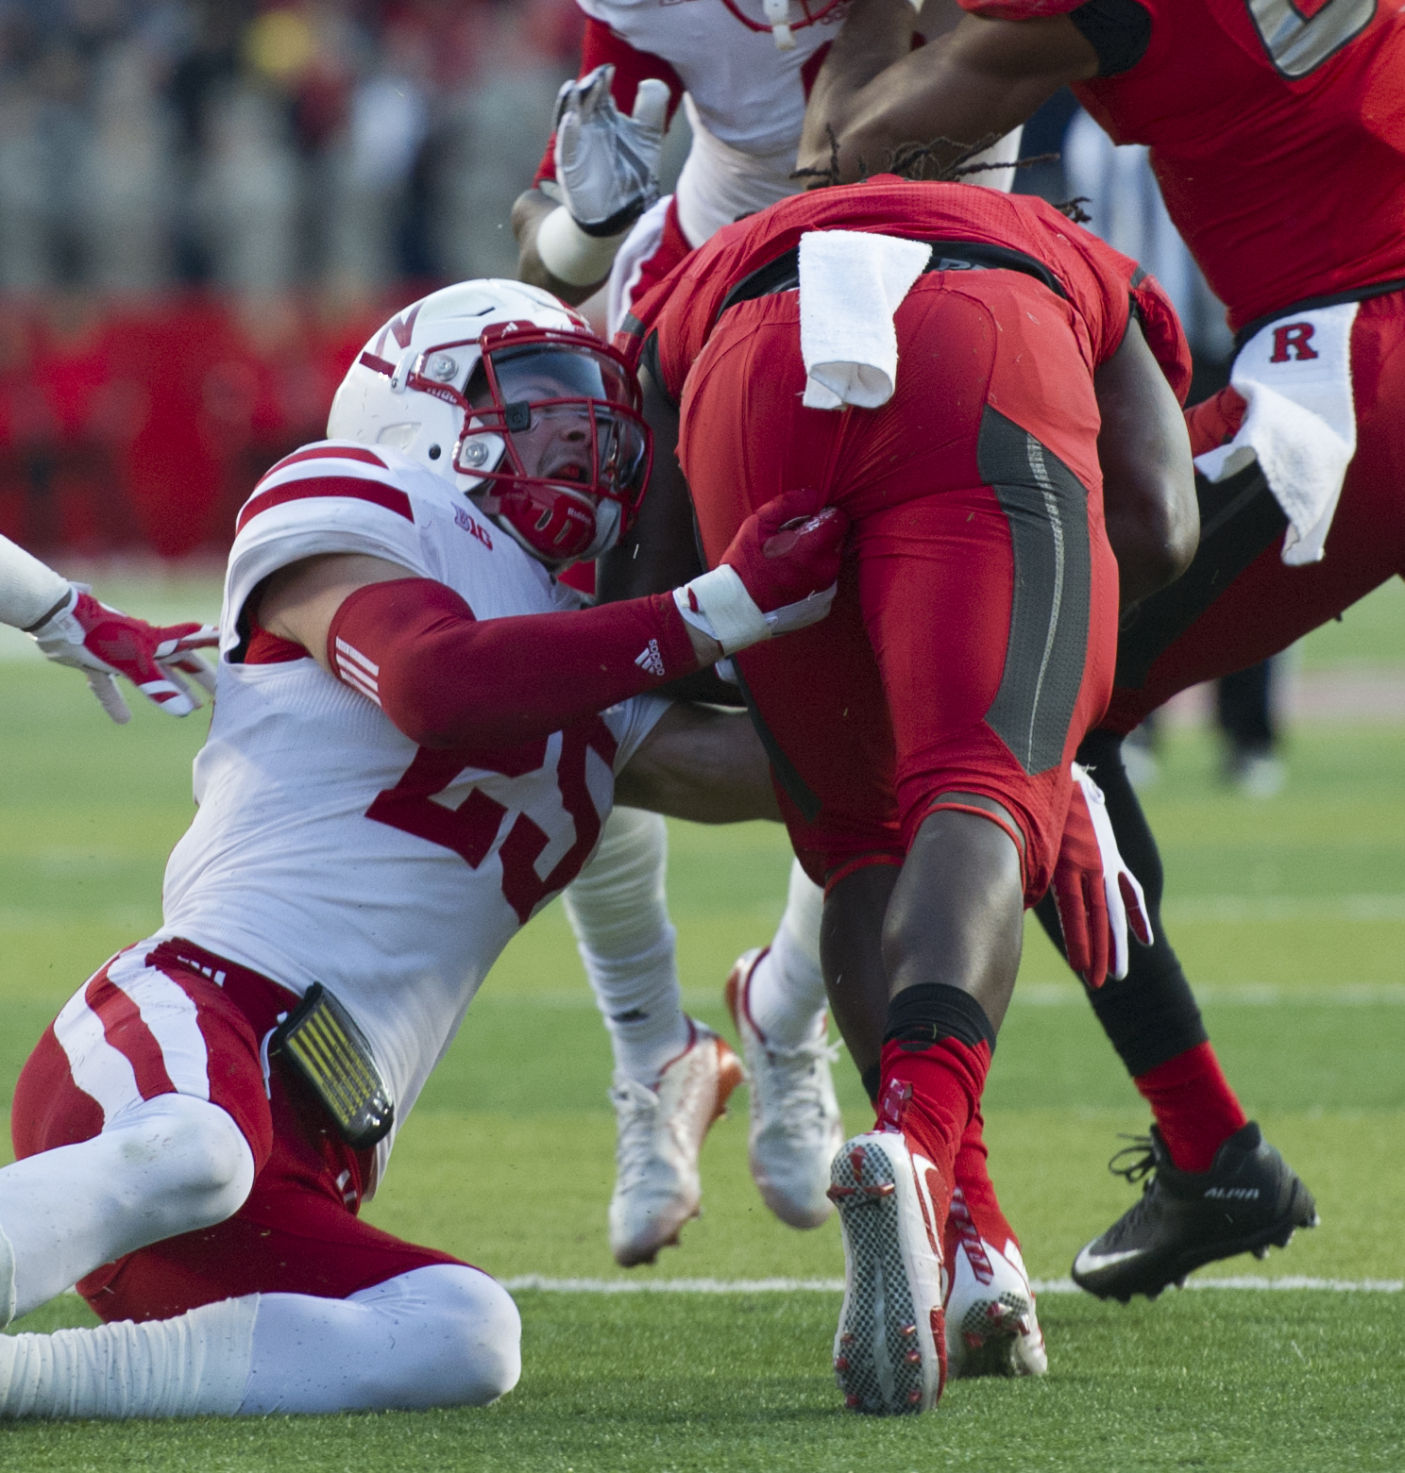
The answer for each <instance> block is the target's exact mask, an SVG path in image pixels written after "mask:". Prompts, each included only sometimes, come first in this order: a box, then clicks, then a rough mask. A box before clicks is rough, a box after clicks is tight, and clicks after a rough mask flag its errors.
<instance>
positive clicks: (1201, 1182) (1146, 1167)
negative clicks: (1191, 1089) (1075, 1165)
mask: <svg viewBox="0 0 1405 1473" xmlns="http://www.w3.org/2000/svg"><path fill="white" fill-rule="evenodd" d="M1128 1155H1132V1156H1134V1157H1135V1159H1134V1160H1132V1161H1131V1163H1130V1164H1128V1165H1125V1166H1120V1165H1118V1162H1119V1161H1120V1160H1123V1159H1125V1158H1126V1157H1127V1156H1128ZM1109 1168H1110V1169H1111V1170H1112V1171H1113V1172H1114V1173H1116V1174H1117V1175H1119V1176H1125V1177H1126V1178H1127V1180H1128V1181H1139V1180H1141V1179H1142V1178H1143V1177H1145V1178H1146V1179H1147V1181H1146V1185H1145V1187H1143V1189H1142V1195H1141V1200H1140V1201H1139V1202H1137V1204H1136V1205H1135V1206H1134V1207H1131V1208H1129V1209H1128V1210H1127V1211H1126V1212H1124V1213H1123V1214H1122V1216H1121V1217H1119V1218H1118V1219H1117V1221H1116V1222H1115V1223H1113V1225H1112V1226H1111V1227H1110V1228H1108V1230H1107V1231H1106V1232H1105V1233H1103V1234H1102V1236H1101V1237H1097V1238H1094V1239H1093V1241H1092V1242H1091V1243H1087V1244H1085V1245H1084V1247H1083V1248H1082V1249H1081V1250H1080V1251H1079V1254H1078V1257H1077V1258H1075V1259H1074V1260H1073V1282H1074V1283H1075V1284H1077V1285H1078V1287H1079V1288H1080V1289H1086V1290H1087V1291H1088V1293H1090V1294H1095V1295H1097V1297H1098V1298H1099V1299H1118V1300H1121V1301H1122V1303H1124V1304H1125V1303H1126V1302H1127V1301H1128V1300H1129V1299H1130V1298H1131V1297H1132V1295H1133V1294H1145V1295H1146V1296H1147V1297H1148V1298H1149V1299H1154V1298H1155V1297H1156V1296H1157V1295H1158V1294H1159V1293H1160V1292H1161V1291H1162V1290H1163V1289H1164V1288H1165V1287H1166V1286H1167V1285H1168V1284H1176V1285H1179V1284H1181V1283H1182V1282H1183V1281H1184V1279H1185V1276H1186V1275H1187V1274H1188V1273H1190V1272H1191V1271H1192V1270H1194V1269H1197V1268H1200V1267H1201V1266H1202V1265H1204V1264H1207V1263H1214V1262H1215V1261H1216V1260H1218V1259H1221V1258H1232V1257H1233V1256H1234V1255H1235V1254H1236V1253H1256V1254H1257V1255H1258V1256H1259V1257H1260V1258H1263V1257H1265V1256H1266V1255H1267V1253H1268V1249H1269V1245H1270V1244H1276V1245H1277V1246H1278V1247H1280V1248H1286V1247H1287V1246H1288V1240H1289V1239H1290V1238H1291V1237H1292V1236H1293V1233H1294V1232H1295V1231H1296V1230H1297V1229H1298V1228H1310V1227H1316V1226H1317V1206H1316V1204H1315V1203H1314V1202H1313V1200H1312V1193H1311V1192H1309V1191H1308V1189H1307V1188H1306V1187H1305V1186H1304V1185H1303V1184H1302V1182H1301V1181H1299V1180H1298V1177H1297V1173H1296V1172H1294V1170H1293V1169H1292V1167H1291V1166H1289V1165H1288V1163H1287V1162H1286V1161H1284V1159H1283V1158H1282V1156H1280V1155H1279V1154H1278V1152H1277V1151H1276V1150H1274V1148H1273V1147H1272V1146H1271V1145H1269V1143H1268V1142H1267V1141H1266V1140H1264V1138H1263V1134H1262V1132H1261V1131H1260V1130H1259V1127H1258V1126H1257V1125H1256V1124H1255V1123H1254V1122H1253V1121H1252V1120H1251V1121H1250V1122H1249V1123H1248V1124H1247V1125H1245V1126H1244V1127H1243V1129H1242V1130H1238V1131H1236V1132H1235V1133H1234V1135H1232V1136H1230V1138H1229V1139H1228V1140H1227V1141H1226V1142H1225V1143H1224V1144H1223V1145H1222V1146H1221V1147H1220V1149H1219V1150H1218V1151H1217V1152H1216V1153H1215V1160H1214V1164H1213V1165H1212V1166H1211V1167H1210V1169H1209V1170H1208V1171H1201V1172H1190V1171H1181V1170H1179V1169H1178V1168H1177V1167H1176V1166H1174V1165H1173V1164H1172V1162H1171V1157H1170V1154H1169V1152H1168V1151H1167V1150H1166V1143H1165V1141H1163V1140H1162V1138H1161V1133H1160V1131H1158V1130H1157V1128H1156V1127H1155V1126H1154V1125H1153V1126H1152V1127H1151V1134H1150V1136H1139V1137H1137V1138H1136V1141H1135V1144H1134V1145H1132V1146H1129V1147H1127V1148H1126V1150H1123V1151H1119V1152H1118V1153H1117V1155H1116V1156H1114V1157H1113V1158H1112V1161H1111V1162H1110V1163H1109Z"/></svg>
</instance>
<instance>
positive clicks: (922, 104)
mask: <svg viewBox="0 0 1405 1473" xmlns="http://www.w3.org/2000/svg"><path fill="white" fill-rule="evenodd" d="M871 3H875V4H876V3H878V0H871ZM883 3H885V4H887V5H892V4H895V3H897V0H883ZM852 20H853V16H852V15H851V16H850V18H849V19H848V20H846V21H845V29H846V30H847V29H848V28H849V26H850V24H851V23H852ZM841 35H842V33H841ZM836 49H837V48H836ZM832 56H833V53H831V57H827V58H826V62H825V66H824V67H823V68H821V73H820V77H819V79H817V83H816V87H815V91H814V92H813V93H812V94H811V100H810V105H809V108H808V109H807V112H806V122H805V132H804V140H805V142H804V144H803V146H802V151H801V157H800V165H801V167H802V168H809V169H817V170H821V171H823V170H824V169H826V168H828V167H829V166H830V165H831V164H832V163H833V164H837V166H838V173H839V178H840V180H841V181H842V182H849V181H852V180H854V179H857V178H861V177H863V176H864V175H865V174H868V173H873V172H875V171H876V170H879V169H883V168H887V167H889V166H890V164H891V162H892V156H893V152H894V150H895V149H897V148H899V147H900V146H902V145H905V144H912V143H916V144H920V145H923V146H925V147H926V148H927V149H928V151H929V158H930V165H929V169H928V173H929V175H931V174H933V173H935V172H936V171H937V170H939V169H941V168H943V167H945V166H948V165H950V164H952V163H954V162H956V160H957V159H959V158H960V157H962V156H963V155H964V154H966V153H968V152H969V151H970V150H972V149H973V148H975V147H977V146H978V145H980V146H984V145H986V144H988V143H992V142H994V141H995V140H996V139H998V138H1003V137H1004V136H1005V134H1007V133H1008V132H1010V131H1011V129H1013V128H1016V127H1018V126H1019V125H1020V124H1021V123H1023V122H1025V121H1027V120H1028V119H1029V118H1030V117H1031V116H1032V115H1033V114H1034V112H1035V111H1037V109H1038V108H1039V107H1040V106H1041V104H1043V103H1044V102H1046V101H1047V100H1048V99H1049V98H1050V97H1052V96H1053V95H1054V93H1055V92H1057V91H1058V89H1059V88H1060V87H1062V86H1064V85H1066V84H1067V83H1069V82H1072V81H1078V80H1082V79H1084V78H1086V77H1089V76H1092V75H1094V74H1095V72H1096V69H1097V56H1096V53H1095V52H1094V51H1093V49H1092V47H1091V46H1090V45H1089V44H1088V42H1087V41H1086V40H1085V39H1084V38H1083V37H1082V36H1081V35H1080V34H1079V33H1078V31H1077V30H1076V29H1074V27H1073V26H1072V25H1071V23H1070V22H1069V21H1068V20H1067V18H1066V17H1063V16H1057V17H1053V18H1051V19H1047V20H1031V21H994V20H987V19H985V18H983V17H981V16H976V15H967V16H964V17H963V18H962V20H961V21H960V23H959V24H958V25H957V26H956V27H955V28H954V29H953V30H952V31H951V32H950V33H949V34H948V35H946V36H943V37H941V38H940V39H938V40H936V41H933V42H932V43H931V44H930V45H927V46H923V47H921V48H919V49H918V50H916V51H912V52H909V53H907V54H905V55H903V56H901V57H899V58H898V59H896V60H895V61H893V62H892V63H891V64H890V65H888V66H887V67H885V68H884V69H883V70H882V71H880V72H878V73H877V74H876V75H874V76H872V77H871V78H869V79H868V80H867V81H863V82H858V81H857V80H856V78H854V77H846V76H844V75H843V74H842V73H840V72H839V71H838V70H837V69H836V71H835V72H834V73H832V74H830V76H829V78H828V79H826V75H825V74H826V72H827V71H828V69H829V64H830V61H831V60H832ZM821 84H823V85H821ZM829 130H832V131H833V133H834V135H835V138H836V139H837V150H832V149H831V144H830V141H829Z"/></svg>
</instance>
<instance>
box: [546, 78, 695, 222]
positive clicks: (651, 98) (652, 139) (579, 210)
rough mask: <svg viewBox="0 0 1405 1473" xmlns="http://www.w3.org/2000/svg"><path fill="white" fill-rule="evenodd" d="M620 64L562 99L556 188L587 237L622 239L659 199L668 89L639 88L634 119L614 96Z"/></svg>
mask: <svg viewBox="0 0 1405 1473" xmlns="http://www.w3.org/2000/svg"><path fill="white" fill-rule="evenodd" d="M614 75H615V69H614V67H613V66H609V65H606V66H598V67H596V68H595V70H594V71H593V72H589V73H587V75H586V76H584V77H581V78H580V79H579V80H577V81H574V82H567V83H565V84H564V85H563V86H562V88H561V90H560V91H559V92H558V93H557V94H556V118H555V129H556V182H557V184H558V185H559V186H560V188H561V201H562V203H563V204H564V205H565V206H566V209H567V210H568V211H569V213H570V215H571V218H572V219H573V220H574V221H575V222H576V224H577V225H579V226H580V228H581V229H582V230H583V231H584V232H585V233H586V234H587V235H593V236H605V235H618V234H619V233H620V232H621V231H622V230H626V229H628V228H629V226H631V225H632V224H633V223H634V222H635V221H636V220H637V219H638V218H639V217H640V215H642V214H643V213H644V211H645V210H647V209H648V208H649V206H650V205H651V204H653V203H654V201H655V200H656V199H658V197H659V152H660V150H661V149H662V148H663V134H664V125H665V122H666V119H667V116H668V84H667V83H666V82H661V81H659V80H658V78H656V77H649V78H646V79H645V80H644V81H642V82H640V84H639V91H638V93H637V94H636V96H635V99H634V112H633V114H632V116H630V117H626V116H625V115H624V114H623V113H622V112H620V110H619V109H618V108H617V107H616V106H615V102H614V98H612V97H611V95H610V83H611V82H612V81H613V79H614Z"/></svg>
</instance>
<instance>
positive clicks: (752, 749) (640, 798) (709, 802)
mask: <svg viewBox="0 0 1405 1473" xmlns="http://www.w3.org/2000/svg"><path fill="white" fill-rule="evenodd" d="M615 799H616V801H617V802H619V803H627V804H628V805H629V806H630V807H632V808H647V809H649V810H651V811H652V812H654V813H664V814H667V815H668V816H669V817H671V818H686V819H689V820H691V821H692V822H694V823H737V822H740V821H744V820H747V819H756V818H769V819H778V818H779V817H780V808H779V806H778V804H777V802H776V794H775V789H774V787H773V785H772V782H771V767H770V763H769V761H768V760H767V757H766V753H765V750H764V749H763V748H762V746H761V742H760V740H759V739H758V737H757V735H756V731H755V729H754V728H753V726H752V724H751V719H750V718H749V717H748V716H747V715H746V714H745V713H744V712H741V711H731V712H727V711H718V710H716V709H713V708H708V707H700V706H688V705H678V706H675V707H673V709H672V710H670V711H669V712H668V713H667V714H666V715H665V716H664V717H663V718H662V719H661V720H660V721H659V723H658V724H657V725H656V726H655V727H654V729H653V730H652V731H651V732H650V733H649V735H648V736H647V737H646V738H645V739H644V742H643V743H642V744H641V746H640V748H639V750H638V752H636V753H635V755H634V756H633V757H632V758H631V759H630V762H629V765H628V766H627V767H625V769H624V770H623V771H622V772H621V773H620V774H619V776H618V778H617V779H616V783H615Z"/></svg>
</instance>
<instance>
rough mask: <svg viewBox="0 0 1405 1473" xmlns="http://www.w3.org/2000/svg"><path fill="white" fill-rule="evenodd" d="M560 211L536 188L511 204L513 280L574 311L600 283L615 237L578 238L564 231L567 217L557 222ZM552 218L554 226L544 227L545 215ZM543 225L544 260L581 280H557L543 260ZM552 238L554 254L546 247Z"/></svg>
mask: <svg viewBox="0 0 1405 1473" xmlns="http://www.w3.org/2000/svg"><path fill="white" fill-rule="evenodd" d="M561 211H562V206H560V205H558V204H556V203H555V202H554V201H553V200H551V199H550V198H548V197H547V196H546V195H545V194H543V193H542V192H541V190H539V189H529V190H527V192H526V193H525V194H521V195H519V196H518V197H517V200H516V202H515V203H514V204H513V206H512V233H513V234H514V235H515V236H516V238H517V276H518V279H519V280H521V281H525V282H527V283H529V284H530V285H531V286H540V287H544V288H545V289H546V290H547V291H549V292H551V293H552V295H553V296H558V297H560V298H561V300H562V301H563V302H567V303H569V304H570V305H571V306H573V307H574V306H578V305H579V304H580V303H581V302H583V301H585V300H586V298H587V297H589V296H591V295H592V294H593V293H595V292H596V291H598V290H599V289H600V287H601V286H602V285H603V284H604V282H605V280H606V278H607V277H608V276H609V274H610V267H611V265H612V264H613V263H614V259H615V252H616V251H617V250H618V249H619V242H620V237H613V236H611V237H607V238H605V239H603V240H596V239H593V238H591V237H582V238H580V239H577V236H578V235H579V234H580V232H576V233H574V234H573V233H572V231H571V230H570V229H569V228H568V226H569V217H568V219H567V222H565V223H563V222H562V217H561ZM552 216H554V217H555V218H554V220H553V223H552V224H551V225H546V222H547V219H548V217H552ZM543 226H546V229H547V242H548V244H547V247H546V251H547V256H548V258H549V259H550V260H551V261H553V262H554V263H555V264H556V265H557V267H558V269H563V270H565V271H566V273H567V276H568V277H571V276H574V277H584V278H585V279H584V280H568V279H566V277H562V276H559V275H557V273H556V271H553V270H552V269H551V267H550V266H549V265H548V264H547V262H546V261H544V260H543V259H542V249H543V244H542V239H541V236H542V229H543ZM557 237H560V240H559V242H558V244H557V247H556V254H555V255H553V254H552V248H551V244H550V243H551V242H552V241H553V239H555V238H557Z"/></svg>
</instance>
